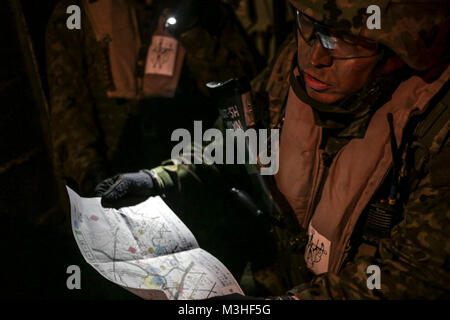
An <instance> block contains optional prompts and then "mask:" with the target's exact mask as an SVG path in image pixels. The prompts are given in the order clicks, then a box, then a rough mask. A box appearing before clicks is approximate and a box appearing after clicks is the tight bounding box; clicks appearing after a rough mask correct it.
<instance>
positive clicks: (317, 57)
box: [310, 41, 333, 68]
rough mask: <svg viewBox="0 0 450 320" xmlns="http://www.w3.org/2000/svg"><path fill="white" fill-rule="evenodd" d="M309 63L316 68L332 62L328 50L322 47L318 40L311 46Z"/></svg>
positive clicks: (326, 65)
mask: <svg viewBox="0 0 450 320" xmlns="http://www.w3.org/2000/svg"><path fill="white" fill-rule="evenodd" d="M310 63H311V65H313V66H314V67H316V68H323V67H329V66H331V64H332V63H333V58H332V57H331V55H330V53H329V51H328V50H327V49H325V48H324V47H322V45H321V44H320V42H319V41H316V42H315V44H314V45H313V47H312V52H311V58H310Z"/></svg>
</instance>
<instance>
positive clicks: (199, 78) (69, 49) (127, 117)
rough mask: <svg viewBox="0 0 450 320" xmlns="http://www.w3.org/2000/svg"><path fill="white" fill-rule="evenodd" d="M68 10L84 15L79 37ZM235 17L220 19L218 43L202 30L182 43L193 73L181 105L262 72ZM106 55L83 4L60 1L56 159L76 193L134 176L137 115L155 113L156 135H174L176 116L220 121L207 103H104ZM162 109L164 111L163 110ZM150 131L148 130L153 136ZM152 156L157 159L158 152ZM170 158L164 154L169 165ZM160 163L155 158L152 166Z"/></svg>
mask: <svg viewBox="0 0 450 320" xmlns="http://www.w3.org/2000/svg"><path fill="white" fill-rule="evenodd" d="M70 5H78V6H80V7H81V8H82V17H81V24H82V25H81V30H68V29H67V27H66V20H67V18H68V16H69V15H68V14H67V13H66V9H67V7H68V6H70ZM230 10H231V9H229V8H228V7H226V6H223V7H222V14H223V15H225V18H223V19H224V21H228V22H227V23H226V24H225V25H223V29H222V30H221V33H220V35H219V36H214V37H213V36H211V35H210V34H208V32H206V31H205V30H202V29H201V28H195V29H192V30H190V31H188V32H186V33H185V34H183V35H182V39H181V42H182V44H183V45H184V46H185V48H186V50H187V56H186V59H185V63H186V65H187V69H188V72H187V74H188V76H185V77H184V79H183V78H182V79H181V82H180V86H182V87H183V88H187V89H183V90H185V91H184V92H185V93H184V94H185V96H184V97H186V96H187V97H188V98H189V97H191V98H192V99H195V98H194V97H197V96H198V97H200V96H204V94H205V93H206V92H205V91H206V90H205V89H204V84H205V83H206V82H208V81H212V80H217V79H218V78H219V79H228V78H231V77H234V76H242V75H247V76H248V77H253V76H254V75H255V74H256V72H258V67H257V66H256V65H255V63H254V61H256V59H255V57H254V55H253V53H252V51H251V50H250V49H249V46H248V45H247V44H246V42H245V40H244V38H243V35H242V34H241V33H240V29H239V28H238V26H237V25H235V24H234V22H233V21H234V20H229V19H227V18H226V17H227V15H229V14H230V12H232V11H230ZM230 21H231V22H230ZM103 49H104V47H103V46H102V45H101V44H99V43H97V42H96V40H95V36H94V32H93V30H92V27H91V26H90V23H89V19H88V18H87V16H86V15H84V12H83V7H82V4H81V0H73V1H72V0H61V1H60V2H59V3H58V4H57V5H56V7H55V9H54V11H53V14H52V16H51V18H50V21H49V23H48V26H47V31H46V56H47V77H48V84H49V90H50V119H51V128H52V135H53V143H54V150H55V155H54V158H55V163H56V167H57V168H58V171H59V174H60V175H61V176H63V177H70V178H71V179H72V180H73V181H74V182H75V183H76V184H78V185H79V186H83V185H84V184H85V183H86V187H85V189H86V190H93V187H95V185H96V183H98V182H99V181H101V179H104V178H106V177H108V176H109V175H111V174H113V173H114V172H117V171H119V170H133V168H131V167H129V168H127V161H128V159H125V160H124V159H123V158H124V157H125V158H127V155H126V152H127V150H133V147H136V141H137V140H139V139H141V138H142V137H136V136H126V134H127V132H131V131H132V130H131V129H130V130H128V129H129V128H134V127H138V126H140V125H141V124H140V123H139V119H138V115H139V114H140V111H141V110H142V108H144V109H146V110H148V112H149V113H151V115H150V118H152V119H153V120H152V124H151V125H150V126H155V127H157V126H158V125H159V126H160V127H162V126H163V125H164V124H166V125H167V126H169V127H170V125H171V124H172V123H171V119H169V117H172V116H173V115H174V114H175V113H178V114H179V117H178V118H179V119H183V118H184V119H188V117H189V116H191V117H192V114H196V115H197V116H198V117H199V118H198V119H200V116H201V114H202V113H203V114H211V113H212V114H213V115H215V112H216V111H215V110H213V109H211V108H213V107H211V108H210V109H209V110H204V108H206V107H205V106H204V104H205V103H204V101H203V100H202V98H199V99H200V101H201V103H195V105H194V106H193V105H186V104H187V103H186V99H184V98H183V99H181V102H182V103H185V107H184V108H181V107H180V106H177V105H176V103H175V100H173V101H174V102H172V104H171V105H169V106H168V105H167V103H166V104H165V105H164V102H161V100H154V101H153V102H152V101H148V100H146V101H140V102H138V101H130V100H124V99H109V98H108V97H107V96H106V90H107V89H108V83H109V82H108V79H107V77H106V76H105V75H107V74H108V66H107V64H106V61H104V59H103V58H102V57H104V54H103V52H102V50H103ZM202 93H203V94H202ZM192 99H191V100H192ZM178 102H179V103H180V101H178ZM162 103H163V104H162ZM191 103H192V101H191ZM192 104H194V103H192ZM202 104H203V106H202ZM158 105H161V106H162V105H164V107H160V108H158V107H157V106H158ZM198 105H200V106H198ZM196 108H197V109H196ZM201 108H203V109H201ZM161 109H164V110H161ZM194 109H195V110H194ZM199 114H200V115H199ZM172 125H173V126H176V125H180V124H179V123H173V124H172ZM153 129H155V128H151V127H150V128H148V131H152V130H153ZM155 130H156V129H155ZM161 130H163V129H161ZM167 130H168V129H167V128H166V131H167ZM156 138H158V137H157V133H156V136H155V140H157V139H156ZM169 139H170V137H169ZM154 144H156V143H154ZM158 145H160V144H158ZM167 146H168V144H167ZM154 149H155V151H154V153H155V154H156V153H157V151H156V149H157V148H156V147H155V148H154ZM165 151H167V150H165ZM161 153H162V152H161ZM166 155H167V152H165V153H164V157H166ZM161 157H162V155H161ZM162 159H164V158H159V156H156V155H155V164H156V163H159V162H160V161H161V160H162ZM114 163H120V164H121V165H115V164H114ZM134 169H135V168H134ZM90 181H92V182H91V183H89V182H90Z"/></svg>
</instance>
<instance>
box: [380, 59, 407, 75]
mask: <svg viewBox="0 0 450 320" xmlns="http://www.w3.org/2000/svg"><path fill="white" fill-rule="evenodd" d="M404 65H405V62H404V61H403V60H402V59H401V58H400V57H399V56H398V55H393V56H391V57H389V58H388V59H387V60H386V63H385V64H384V67H383V74H389V73H391V72H393V71H395V70H397V69H400V68H401V67H403V66H404Z"/></svg>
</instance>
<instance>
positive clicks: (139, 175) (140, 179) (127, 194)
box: [95, 170, 161, 209]
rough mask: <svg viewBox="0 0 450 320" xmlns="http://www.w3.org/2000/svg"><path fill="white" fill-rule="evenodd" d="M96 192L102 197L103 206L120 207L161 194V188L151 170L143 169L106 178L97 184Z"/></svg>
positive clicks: (132, 204)
mask: <svg viewBox="0 0 450 320" xmlns="http://www.w3.org/2000/svg"><path fill="white" fill-rule="evenodd" d="M95 192H96V195H97V196H99V197H102V199H101V204H102V206H103V207H105V208H115V209H118V208H121V207H129V206H134V205H136V204H138V203H140V202H143V201H145V200H146V199H147V198H148V197H151V196H156V195H159V194H161V188H160V187H159V186H158V184H157V182H156V181H155V178H153V177H152V174H151V172H150V171H147V170H141V171H139V172H136V173H124V174H119V175H116V176H114V177H112V178H109V179H106V180H104V181H102V182H101V183H100V184H98V185H97V187H96V188H95Z"/></svg>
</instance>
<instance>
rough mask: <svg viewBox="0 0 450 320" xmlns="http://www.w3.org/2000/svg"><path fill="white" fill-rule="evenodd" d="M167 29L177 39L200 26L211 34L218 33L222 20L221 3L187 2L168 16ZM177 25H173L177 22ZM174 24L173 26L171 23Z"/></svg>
mask: <svg viewBox="0 0 450 320" xmlns="http://www.w3.org/2000/svg"><path fill="white" fill-rule="evenodd" d="M170 17H172V18H175V19H176V20H173V19H171V20H168V23H166V29H167V30H168V31H169V32H170V33H171V34H172V35H173V36H174V37H176V38H178V37H179V36H180V35H181V34H183V33H184V32H186V31H189V30H190V29H192V28H194V27H197V26H200V27H202V28H204V29H206V30H207V31H209V32H210V33H211V34H214V33H216V32H217V30H216V29H217V28H220V27H219V21H220V19H221V11H220V2H219V1H217V0H185V1H180V5H179V6H178V7H177V8H176V9H175V10H174V11H173V12H171V13H170V14H169V15H168V18H170ZM175 21H176V23H173V22H175ZM170 22H172V24H171V23H170Z"/></svg>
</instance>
